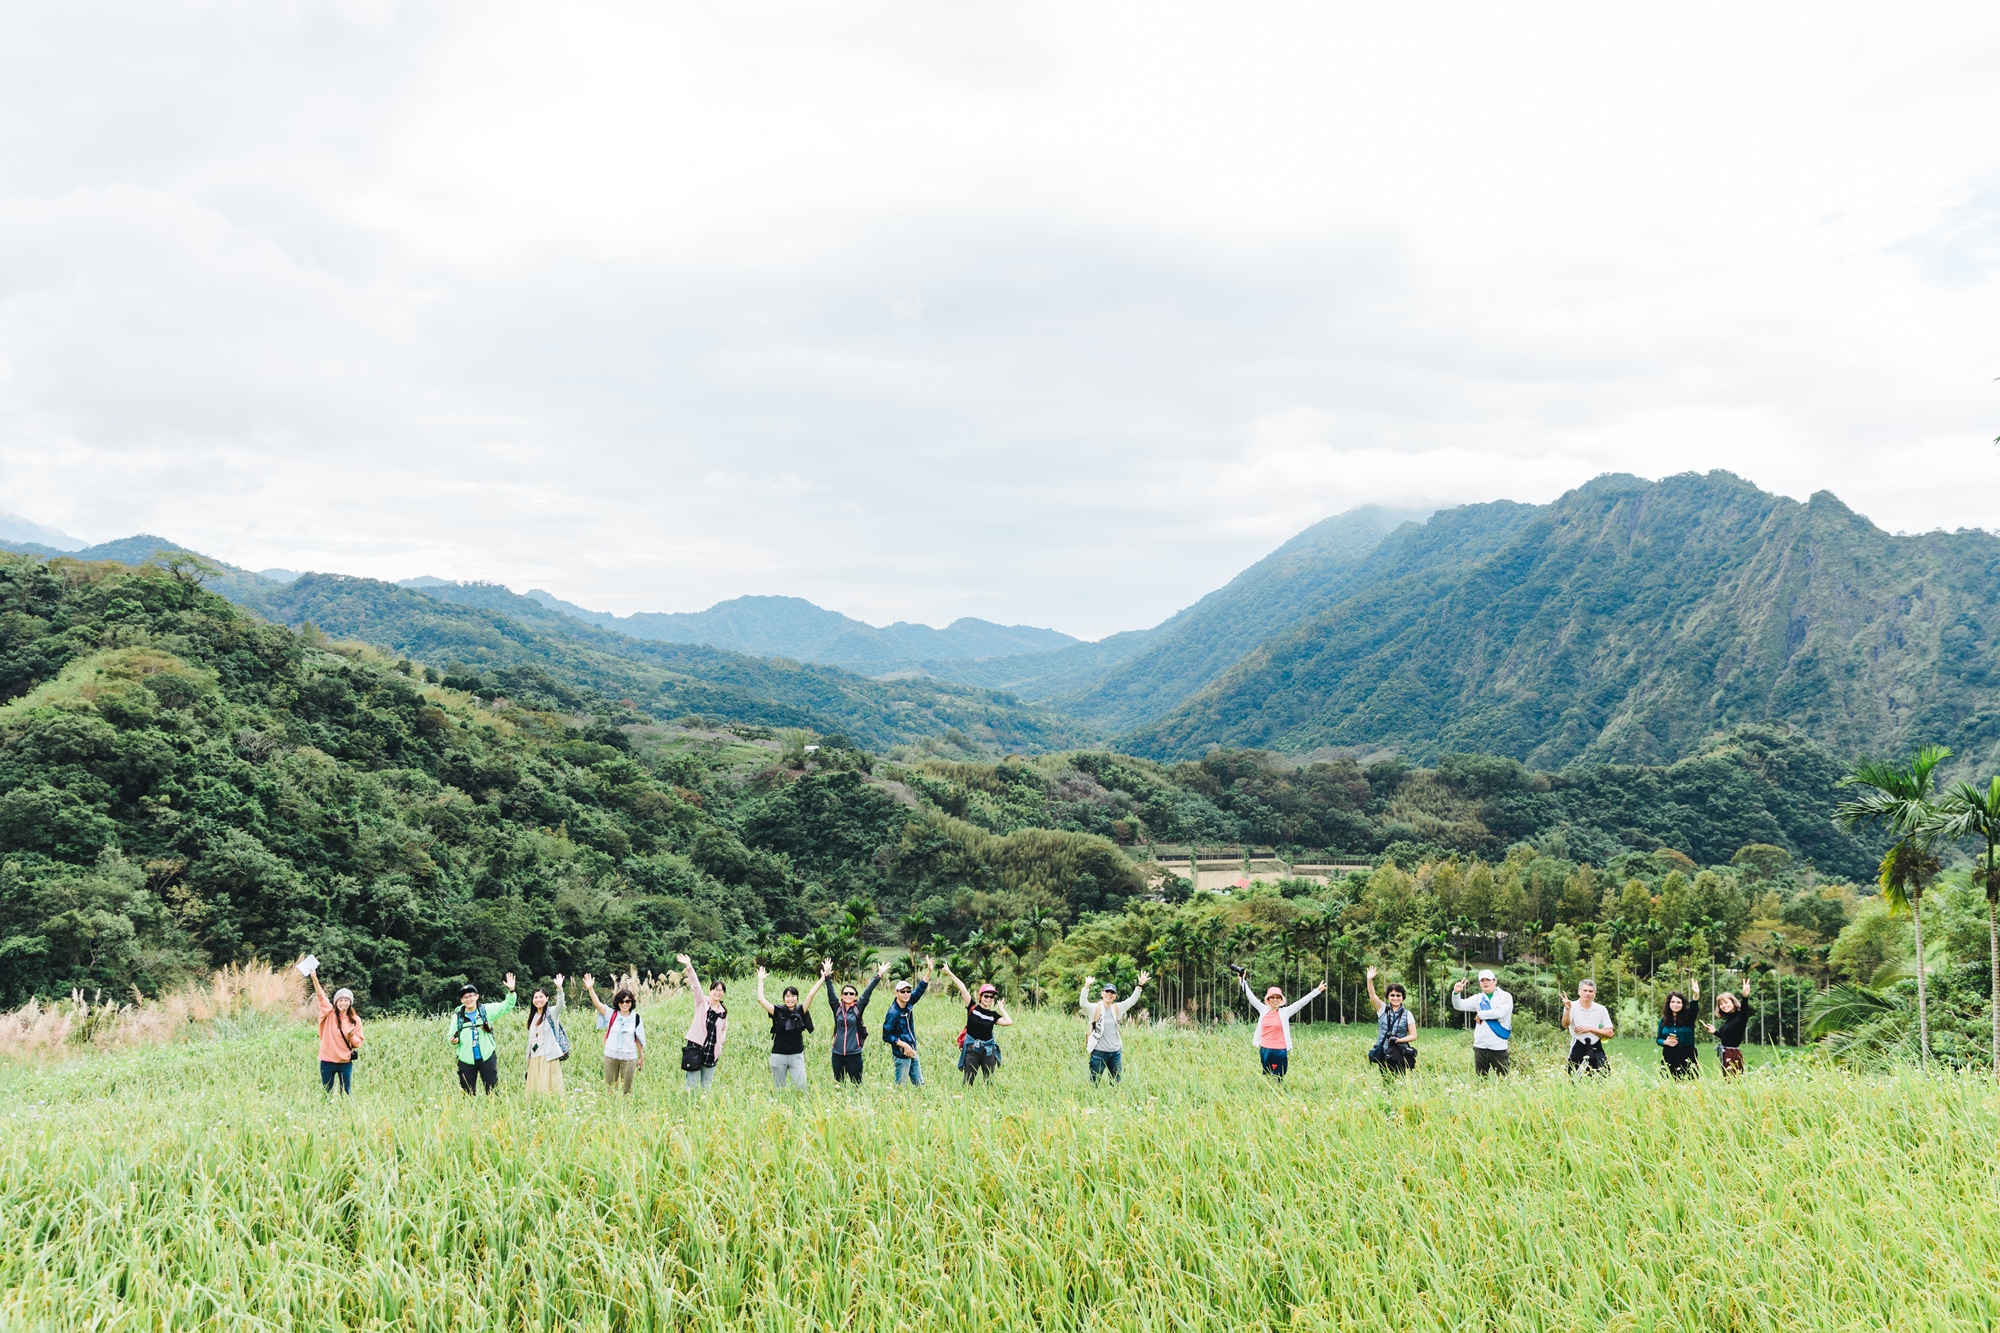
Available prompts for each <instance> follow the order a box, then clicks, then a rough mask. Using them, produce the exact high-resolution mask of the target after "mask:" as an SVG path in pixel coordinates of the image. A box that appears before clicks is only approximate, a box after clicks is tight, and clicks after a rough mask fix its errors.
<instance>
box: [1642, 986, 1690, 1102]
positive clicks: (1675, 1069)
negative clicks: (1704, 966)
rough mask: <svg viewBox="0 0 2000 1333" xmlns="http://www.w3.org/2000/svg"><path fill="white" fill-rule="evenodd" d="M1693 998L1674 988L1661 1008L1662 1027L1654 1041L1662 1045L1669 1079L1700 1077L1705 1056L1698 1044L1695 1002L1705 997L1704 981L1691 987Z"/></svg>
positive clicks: (1661, 1055) (1662, 1060)
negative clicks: (1695, 1029)
mask: <svg viewBox="0 0 2000 1333" xmlns="http://www.w3.org/2000/svg"><path fill="white" fill-rule="evenodd" d="M1688 989H1689V990H1690V991H1691V992H1692V993H1693V998H1690V997H1689V996H1687V995H1683V994H1681V993H1680V992H1679V991H1671V992H1669V993H1668V995H1667V1003H1666V1005H1665V1007H1664V1008H1662V1009H1661V1010H1660V1030H1659V1032H1658V1034H1657V1035H1655V1036H1654V1038H1653V1044H1654V1045H1655V1046H1658V1047H1659V1048H1660V1061H1661V1063H1663V1064H1664V1065H1665V1066H1666V1068H1667V1077H1668V1078H1677V1079H1678V1078H1699V1077H1700V1076H1701V1058H1700V1054H1699V1053H1698V1052H1697V1051H1696V1050H1695V1045H1694V1023H1695V1017H1694V1001H1695V1000H1697V999H1700V998H1701V983H1700V982H1698V981H1697V982H1695V983H1694V984H1693V985H1691V986H1690V987H1689V988H1688Z"/></svg>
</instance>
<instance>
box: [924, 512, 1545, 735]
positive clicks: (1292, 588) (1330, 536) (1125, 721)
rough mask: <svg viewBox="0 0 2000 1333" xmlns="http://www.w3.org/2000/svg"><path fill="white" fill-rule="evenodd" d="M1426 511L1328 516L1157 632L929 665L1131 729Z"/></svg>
mask: <svg viewBox="0 0 2000 1333" xmlns="http://www.w3.org/2000/svg"><path fill="white" fill-rule="evenodd" d="M1505 507H1507V508H1519V507H1520V506H1505ZM1426 512H1427V511H1423V510H1394V509H1384V508H1382V507H1381V506H1379V505H1363V506H1361V507H1360V508H1358V509H1352V510H1349V511H1348V512H1346V513H1344V514H1339V515H1336V516H1335V517H1333V518H1329V519H1324V520H1322V521H1320V522H1318V523H1315V524H1314V525H1313V526H1312V527H1309V528H1307V529H1306V530H1305V531H1304V532H1301V533H1299V534H1298V535H1297V536H1295V537H1293V538H1292V539H1291V540H1290V541H1287V542H1286V543H1285V544H1284V545H1283V546H1280V547H1279V548H1278V549H1277V550H1275V551H1273V552H1272V553H1271V554H1270V555H1268V556H1265V557H1264V558H1263V559H1262V560H1259V561H1258V562H1257V563H1256V564H1254V565H1252V566H1250V568H1248V569H1246V570H1244V571H1243V572H1242V573H1241V574H1238V575H1237V576H1236V577H1235V578H1233V579H1231V580H1230V581H1229V582H1228V583H1227V584H1225V585H1224V586H1223V587H1221V588H1218V589H1216V590H1215V591H1214V592H1212V593H1209V594H1208V595H1207V596H1206V597H1203V598H1202V599H1201V600H1200V601H1198V602H1196V603H1195V604H1194V605H1193V606H1190V607H1188V608H1187V609H1185V610H1183V611H1177V612H1175V613H1174V614H1173V615H1172V616H1170V617H1168V618H1167V619H1166V620H1164V621H1162V622H1161V623H1159V624H1158V625H1155V626H1154V627H1153V628H1151V629H1148V630H1134V631H1128V632H1126V633H1123V634H1114V635H1112V636H1110V637H1109V638H1106V639H1102V640H1099V641H1098V642H1096V643H1079V644H1075V645H1073V646H1071V647H1068V648H1064V649H1061V650H1060V651H1057V652H1052V653H1037V654H1034V655H1031V656H1017V657H1005V658H995V659H992V660H989V661H984V662H977V663H956V662H931V663H926V666H927V668H928V669H929V670H930V671H931V672H932V673H933V674H935V675H937V676H941V677H943V678H944V679H946V680H956V681H962V682H964V683H966V684H971V685H986V686H989V687H991V688H993V689H1003V690H1009V691H1012V692H1013V693H1015V694H1018V695H1020V696H1021V697H1022V698H1024V699H1032V700H1037V701H1043V702H1048V703H1051V704H1053V705H1054V706H1055V707H1057V708H1059V709H1061V710H1062V711H1064V712H1065V713H1068V714H1069V715H1070V716H1072V717H1076V718H1079V719H1081V720H1083V721H1086V722H1088V723H1090V724H1091V725H1093V726H1097V727H1101V728H1103V729H1105V730H1106V731H1122V730H1128V729H1130V728H1133V727H1136V726H1139V725H1141V724H1143V723H1146V722H1150V721H1152V720H1153V719H1154V718H1157V717H1159V716H1161V715H1162V714H1164V713H1166V712H1167V711H1168V710H1169V709H1171V708H1173V707H1174V705H1176V704H1178V703H1180V702H1181V701H1182V700H1183V699H1186V698H1187V697H1188V696H1189V695H1191V694H1193V693H1194V692H1195V691H1196V690H1198V689H1200V688H1201V687H1202V686H1203V685H1206V684H1207V683H1208V682H1209V681H1211V680H1213V679H1214V678H1215V677H1216V676H1218V675H1220V674H1222V672H1224V671H1226V670H1227V669H1228V668H1229V667H1230V665H1231V664H1233V663H1235V662H1236V661H1238V660H1239V659H1241V658H1242V657H1243V655H1244V654H1245V653H1248V652H1249V651H1250V650H1251V649H1252V648H1254V647H1256V646H1257V645H1258V644H1259V643H1262V642H1263V641H1264V640H1265V639H1266V638H1268V637H1270V636H1271V635H1272V634H1275V633H1277V632H1278V631H1279V630H1282V629H1286V628H1288V627H1290V626H1292V625H1295V624H1297V623H1298V622H1299V621H1300V620H1302V619H1304V618H1306V617H1307V616H1310V615H1312V614H1313V613H1314V612H1316V611H1319V610H1321V609H1322V608H1324V607H1326V606H1329V605H1331V604H1332V603H1333V602H1335V601H1337V600H1339V598H1340V597H1341V595H1342V594H1343V592H1344V591H1345V590H1346V588H1347V587H1348V585H1349V582H1350V581H1351V580H1352V579H1353V578H1354V577H1355V576H1356V575H1357V574H1358V573H1359V572H1360V571H1361V569H1362V568H1363V564H1362V562H1363V560H1364V559H1365V557H1366V556H1367V555H1368V554H1369V552H1371V551H1373V550H1374V549H1375V548H1376V547H1377V546H1379V545H1380V544H1381V543H1382V541H1383V539H1384V538H1386V537H1387V536H1388V535H1389V534H1390V533H1391V532H1394V531H1395V530H1396V529H1397V528H1398V527H1400V526H1402V525H1403V524H1405V523H1407V522H1409V521H1411V520H1415V519H1422V518H1423V517H1424V515H1425V513H1426Z"/></svg>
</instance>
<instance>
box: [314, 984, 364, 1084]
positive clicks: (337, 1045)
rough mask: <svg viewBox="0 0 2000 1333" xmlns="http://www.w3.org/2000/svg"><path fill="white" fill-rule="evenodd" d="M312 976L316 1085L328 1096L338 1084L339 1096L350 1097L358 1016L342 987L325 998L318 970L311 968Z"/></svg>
mask: <svg viewBox="0 0 2000 1333" xmlns="http://www.w3.org/2000/svg"><path fill="white" fill-rule="evenodd" d="M309 975H311V977H312V983H313V993H314V994H316V995H318V996H319V1082H320V1086H321V1087H322V1088H324V1089H325V1090H326V1091H327V1092H328V1093H329V1094H330V1093H332V1091H333V1085H334V1081H335V1080H336V1079H337V1080H339V1083H340V1095H341V1096H343V1097H346V1096H350V1095H352V1094H353V1092H354V1062H355V1061H356V1060H358V1059H360V1058H361V1043H362V1041H363V1038H362V1035H361V1015H359V1014H357V1013H355V1012H354V992H353V991H351V990H349V989H347V987H345V986H342V987H341V988H340V989H339V990H337V991H335V992H334V993H333V998H332V999H331V1000H329V999H327V998H326V987H324V986H322V985H320V984H319V968H318V967H317V966H316V965H315V966H314V967H313V970H312V972H311V973H310V974H309Z"/></svg>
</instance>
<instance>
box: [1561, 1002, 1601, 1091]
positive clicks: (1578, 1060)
mask: <svg viewBox="0 0 2000 1333" xmlns="http://www.w3.org/2000/svg"><path fill="white" fill-rule="evenodd" d="M1562 1026H1563V1027H1565V1028H1567V1029H1569V1072H1570V1073H1572V1074H1574V1073H1575V1072H1576V1071H1577V1070H1578V1069H1583V1070H1586V1071H1587V1072H1589V1073H1592V1074H1601V1073H1603V1072H1604V1071H1605V1070H1606V1069H1607V1068H1608V1067H1609V1065H1610V1062H1609V1061H1608V1060H1606V1059H1605V1056H1604V1043H1605V1041H1606V1040H1608V1039H1609V1038H1610V1037H1611V1035H1612V1031H1613V1029H1612V1026H1611V1011H1610V1010H1609V1009H1606V1008H1605V1007H1604V1006H1603V1005H1601V1004H1599V1003H1598V1002H1597V983H1596V982H1594V981H1591V980H1589V979H1585V980H1583V981H1579V982H1577V983H1576V998H1575V999H1574V1000H1572V999H1570V998H1569V996H1567V995H1565V996H1563V1011H1562Z"/></svg>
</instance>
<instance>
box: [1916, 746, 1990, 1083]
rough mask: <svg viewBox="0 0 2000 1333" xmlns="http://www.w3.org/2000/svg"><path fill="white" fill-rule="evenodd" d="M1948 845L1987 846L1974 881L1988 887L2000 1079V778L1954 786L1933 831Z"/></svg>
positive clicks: (1988, 915) (1987, 926)
mask: <svg viewBox="0 0 2000 1333" xmlns="http://www.w3.org/2000/svg"><path fill="white" fill-rule="evenodd" d="M1933 831H1934V832H1935V833H1936V835H1937V836H1938V837H1939V838H1942V839H1944V840H1945V841H1947V842H1957V841H1958V840H1959V839H1960V838H1979V839H1981V840H1982V841H1984V842H1985V843H1986V865H1985V867H1984V868H1983V869H1980V870H1975V871H1974V872H1973V879H1974V880H1975V881H1976V882H1978V883H1980V884H1983V885H1985V887H1986V953H1987V960H1988V963H1989V964H1990V966H1991V969H1992V974H1993V976H1992V992H1991V994H1992V1000H1991V1004H1992V1009H1993V1077H1994V1078H1996V1079H2000V866H1996V859H2000V858H1996V845H2000V777H1996V778H1994V779H1993V780H1992V781H1991V782H1990V783H1989V784H1988V786H1987V788H1986V790H1985V791H1981V790H1980V789H1979V788H1977V787H1975V786H1973V785H1972V784H1971V783H1970V782H1959V783H1955V784H1953V786H1952V788H1951V790H1949V791H1947V792H1946V793H1945V795H1944V799H1943V800H1941V801H1939V802H1938V813H1937V822H1936V825H1935V827H1934V830H1933ZM1920 966H1921V965H1920Z"/></svg>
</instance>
